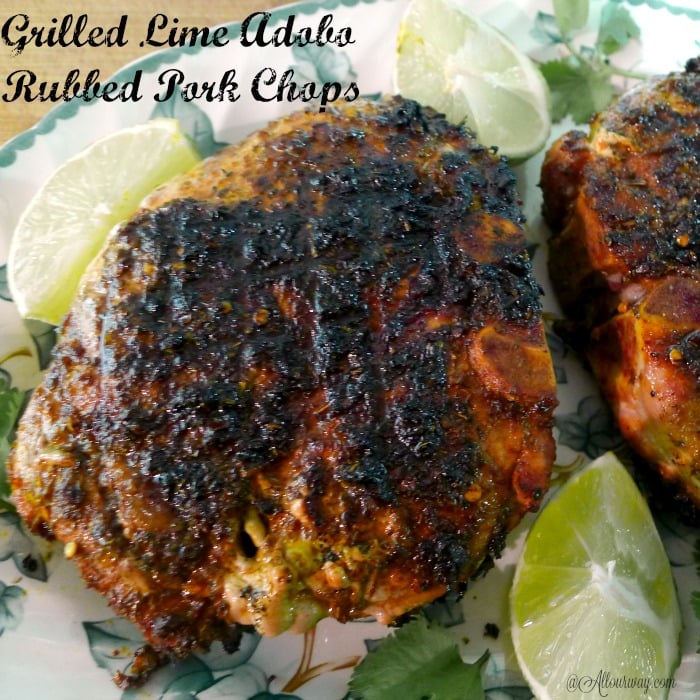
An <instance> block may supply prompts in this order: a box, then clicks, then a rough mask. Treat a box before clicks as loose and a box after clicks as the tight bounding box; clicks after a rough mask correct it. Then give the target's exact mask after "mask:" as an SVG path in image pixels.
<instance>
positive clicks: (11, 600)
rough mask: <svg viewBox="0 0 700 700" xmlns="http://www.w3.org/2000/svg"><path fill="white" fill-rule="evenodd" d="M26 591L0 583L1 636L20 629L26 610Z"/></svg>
mask: <svg viewBox="0 0 700 700" xmlns="http://www.w3.org/2000/svg"><path fill="white" fill-rule="evenodd" d="M23 598H24V589H23V588H20V586H14V585H7V584H5V583H3V582H2V581H0V636H2V635H3V634H4V633H5V632H6V631H7V630H14V629H17V627H19V624H20V622H21V621H22V613H23V608H24V602H23Z"/></svg>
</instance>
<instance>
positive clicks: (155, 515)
mask: <svg viewBox="0 0 700 700" xmlns="http://www.w3.org/2000/svg"><path fill="white" fill-rule="evenodd" d="M521 223H522V215H521V213H520V211H519V208H518V202H517V198H516V196H515V182H514V177H513V175H512V173H511V172H510V170H509V169H508V167H507V166H506V164H505V162H504V161H501V160H499V159H498V158H496V157H495V156H494V154H493V153H491V152H490V151H488V150H486V149H484V148H483V147H481V146H479V145H477V144H476V143H474V141H473V140H472V139H471V137H470V136H469V135H468V134H466V133H465V132H464V131H462V130H460V129H458V128H456V127H453V126H450V125H448V124H447V123H446V122H445V121H443V120H442V119H441V118H439V117H437V116H436V115H435V114H434V113H432V112H429V111H425V112H424V111H422V110H421V109H420V108H419V107H418V106H417V105H416V104H415V103H411V102H406V101H403V100H400V99H396V100H392V101H389V102H386V103H377V104H374V103H364V104H363V105H361V106H358V105H355V104H353V105H352V106H348V107H347V108H346V109H344V110H337V109H332V110H331V109H329V110H328V111H327V112H326V113H324V114H323V115H319V114H308V113H300V114H298V115H291V116H290V117H288V118H285V119H283V120H281V121H280V122H278V123H277V124H273V125H271V126H270V127H269V128H268V129H267V130H265V131H263V132H260V133H258V134H256V135H253V136H252V137H251V138H250V139H248V140H247V141H245V142H244V143H243V144H241V145H239V146H235V147H231V148H230V149H225V150H224V151H222V152H221V153H220V154H218V155H217V156H215V157H214V158H212V159H209V160H208V161H205V162H204V163H203V164H202V166H201V167H200V168H198V169H197V170H196V171H194V172H193V173H191V174H190V176H189V177H188V179H187V180H182V181H179V182H177V183H176V184H175V185H173V186H170V187H167V188H165V189H164V190H162V191H158V192H156V193H155V194H154V195H153V197H152V198H151V200H150V203H149V205H148V209H144V210H142V211H141V212H140V213H139V214H138V215H137V216H135V217H134V218H133V219H132V220H131V221H130V222H128V223H127V224H126V225H124V226H123V227H122V228H121V229H120V230H119V232H118V233H117V234H116V235H115V236H114V237H113V238H112V239H111V240H110V243H109V245H108V246H107V247H106V249H105V251H104V253H103V255H102V258H101V268H99V269H97V270H96V272H97V273H99V274H96V275H95V276H94V278H93V279H91V280H90V285H89V286H87V287H86V288H85V289H84V290H83V292H82V293H81V294H82V296H81V297H80V298H79V300H78V302H77V303H76V306H75V307H74V309H73V311H72V314H71V316H70V317H69V318H68V320H67V322H66V324H65V326H64V329H63V332H62V337H61V341H60V344H59V346H58V348H57V359H56V361H55V362H54V364H53V365H52V367H51V369H50V370H49V372H48V375H47V380H46V384H45V386H44V387H42V388H41V389H40V390H39V391H38V394H37V396H38V397H39V398H37V401H36V402H35V403H34V405H33V408H32V410H30V411H29V417H28V418H27V420H26V423H25V426H24V428H23V431H24V432H23V435H22V437H21V438H20V441H21V442H22V443H23V444H24V446H25V447H26V452H24V453H22V454H28V453H29V452H31V451H34V452H36V453H41V452H42V451H43V450H45V449H46V436H45V433H44V431H45V430H52V431H53V434H52V436H51V437H50V438H49V440H50V441H51V444H52V445H58V446H59V448H60V449H61V450H62V451H63V453H64V455H65V460H66V461H67V462H71V461H72V462H73V467H74V469H73V471H72V472H70V474H68V476H67V478H66V479H64V480H62V481H61V484H62V486H61V489H62V493H63V496H62V497H61V500H60V503H54V502H51V497H50V496H47V495H46V493H49V489H48V488H47V491H46V493H43V494H40V495H39V496H38V497H37V498H35V494H33V493H30V491H31V490H32V489H33V488H34V484H35V483H36V482H37V481H41V479H45V478H47V477H46V476H45V475H46V473H47V472H46V471H44V472H42V477H41V479H39V480H37V479H34V478H30V479H29V480H28V481H27V482H26V484H20V481H21V479H20V478H19V477H17V478H16V484H15V486H16V489H15V491H16V493H17V494H22V493H26V494H28V498H27V499H26V503H25V504H24V505H25V506H26V507H24V506H21V507H24V512H25V515H27V514H28V515H29V516H30V517H34V516H33V514H32V512H31V511H32V509H33V505H30V501H31V503H36V502H37V500H41V499H42V498H43V499H45V501H46V503H47V508H46V509H43V508H42V509H41V510H38V511H37V513H38V514H37V515H36V518H35V520H37V521H38V520H40V519H41V518H44V517H46V519H47V520H49V521H50V523H49V525H50V527H51V528H52V529H53V530H54V532H55V533H56V534H57V536H58V537H60V538H67V539H71V540H76V541H77V543H78V544H77V551H76V554H75V557H74V560H75V561H76V562H77V563H78V565H79V566H81V567H82V569H83V573H84V575H85V576H86V578H88V580H90V581H91V582H92V583H93V585H95V586H96V587H97V588H98V589H100V590H101V591H103V592H105V593H107V594H108V595H109V596H110V600H111V601H112V604H113V605H114V606H115V608H116V609H117V610H118V611H119V612H120V613H122V614H126V615H128V616H129V617H130V618H131V619H134V620H136V621H137V622H138V623H139V624H140V625H141V627H142V629H145V630H146V632H147V637H148V639H149V641H151V642H152V643H153V644H154V645H155V646H156V647H157V648H159V649H161V648H165V649H171V650H175V651H176V652H177V653H181V652H182V651H183V650H186V649H189V648H191V647H192V646H193V645H196V644H197V643H198V642H206V641H208V640H210V639H213V638H216V637H217V636H218V635H220V625H219V620H220V619H221V618H226V616H227V615H228V616H229V618H228V621H229V622H231V621H238V622H241V623H243V624H256V625H258V626H259V629H261V630H262V631H265V632H267V633H272V632H275V633H276V632H278V631H281V630H283V629H285V627H286V626H287V625H290V626H293V627H294V628H295V629H297V630H299V629H303V626H304V625H305V624H308V622H307V621H305V620H304V619H303V618H304V614H303V610H304V609H307V610H308V609H310V608H313V609H317V610H320V611H322V614H332V615H334V616H336V617H338V618H339V619H343V620H345V619H352V618H356V617H361V616H366V615H368V614H375V615H377V616H378V617H379V619H382V620H384V621H387V622H388V621H391V620H392V619H394V618H396V617H397V616H398V615H401V614H403V613H404V612H406V611H407V610H410V609H411V608H413V607H415V606H417V605H420V604H422V603H424V602H426V601H428V600H431V599H433V598H435V597H436V596H438V595H440V594H441V593H442V592H444V591H445V589H446V588H448V587H458V586H459V585H460V583H461V582H463V581H464V580H466V579H467V578H469V577H470V576H472V575H473V574H474V573H475V572H476V570H477V569H478V568H479V567H480V566H481V564H482V562H483V561H484V559H485V558H486V557H487V556H489V555H493V554H496V553H498V551H500V548H501V547H502V545H503V538H504V536H505V532H507V531H508V530H509V529H510V528H511V527H513V526H514V525H515V524H516V523H517V522H518V521H519V519H520V518H521V516H522V514H523V513H524V512H526V511H528V510H532V509H534V508H536V507H537V505H538V504H539V501H540V499H541V497H542V495H543V493H544V491H545V490H546V487H547V484H548V480H549V470H550V467H551V461H552V458H553V449H554V448H553V440H552V435H551V413H552V410H553V407H554V405H555V398H554V378H553V373H552V369H551V363H550V361H549V356H548V353H547V350H546V346H545V343H544V334H543V329H542V325H541V321H540V302H539V292H540V290H539V288H538V287H537V285H536V283H535V282H534V280H533V278H532V272H531V267H530V261H529V259H528V257H527V255H526V253H525V240H524V236H523V231H522V228H521ZM76 386H80V387H81V389H80V391H79V392H78V395H75V396H74V395H73V393H74V390H72V389H71V387H76ZM32 411H33V413H32ZM60 413H63V414H64V417H65V420H64V421H63V425H64V427H65V426H68V424H71V425H72V426H74V429H73V431H72V432H71V431H70V430H68V428H67V427H66V429H65V430H64V429H63V428H60V429H59V428H55V427H48V426H52V421H53V420H55V419H56V416H57V415H58V414H60ZM47 416H48V420H44V418H45V417H47ZM58 422H59V423H60V421H58ZM20 452H21V451H20ZM19 454H20V453H18V455H19ZM16 460H17V462H18V463H22V464H23V465H24V463H25V462H26V463H27V464H31V460H30V459H25V457H23V456H17V457H16ZM78 463H79V468H76V467H77V465H78ZM24 468H25V467H24V466H22V468H18V469H17V470H16V473H17V474H19V472H20V471H21V469H24ZM32 468H33V467H32V466H26V470H27V472H31V470H32ZM29 482H31V484H30V483H29ZM18 500H20V501H21V500H23V499H22V498H21V496H20V497H19V498H18ZM57 506H60V507H57ZM51 508H54V511H53V513H54V514H55V515H56V518H52V516H51V510H50V509H51ZM47 513H48V515H46V514H47ZM81 516H82V517H81ZM105 560H109V561H112V562H115V561H118V562H120V564H119V567H117V566H114V565H110V566H107V565H106V564H105ZM290 562H292V563H290ZM280 571H282V573H279V572H280ZM134 582H136V583H134ZM341 584H342V585H341ZM339 586H340V587H339ZM184 590H186V592H187V595H185V596H183V595H182V591H184ZM290 601H291V602H290ZM305 606H307V607H306V608H305ZM299 611H302V612H299ZM295 615H296V616H297V617H298V619H297V617H295ZM163 620H165V621H167V620H170V621H171V622H172V624H173V625H174V626H175V627H174V628H173V629H175V630H176V631H175V632H173V633H172V634H171V633H170V632H168V635H167V638H166V636H159V635H160V633H159V632H158V629H161V627H162V625H161V623H160V622H158V621H163ZM214 621H215V622H214ZM163 629H165V628H163Z"/></svg>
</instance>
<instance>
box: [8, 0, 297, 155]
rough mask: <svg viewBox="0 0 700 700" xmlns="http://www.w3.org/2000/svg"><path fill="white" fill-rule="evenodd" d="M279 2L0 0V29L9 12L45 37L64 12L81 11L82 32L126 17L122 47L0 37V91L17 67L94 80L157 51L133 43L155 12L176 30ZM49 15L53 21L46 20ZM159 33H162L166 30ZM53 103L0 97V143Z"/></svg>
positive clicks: (46, 75)
mask: <svg viewBox="0 0 700 700" xmlns="http://www.w3.org/2000/svg"><path fill="white" fill-rule="evenodd" d="M283 4H286V2H284V1H283V0H167V1H166V0H160V1H156V2H154V1H153V0H120V2H99V3H98V2H95V1H94V0H93V1H88V0H60V1H57V0H21V2H18V1H17V0H9V1H8V0H3V1H2V2H0V28H1V27H2V26H3V25H4V24H5V23H6V22H8V21H9V20H10V19H11V18H12V17H13V16H14V15H15V14H25V15H27V16H28V17H29V23H30V24H29V27H37V28H39V27H44V28H45V30H44V34H45V35H46V32H48V30H50V29H52V28H56V27H57V26H59V25H60V23H61V21H62V20H63V18H64V17H65V16H66V15H73V22H74V23H75V22H76V21H77V19H78V17H79V16H80V15H82V14H85V15H87V24H86V31H87V29H88V28H92V27H97V26H100V27H103V28H104V29H109V28H110V27H114V26H116V25H118V24H119V21H120V18H121V16H122V15H127V16H128V19H127V23H126V31H125V32H124V37H125V39H126V40H127V42H126V45H125V46H110V47H106V46H89V45H87V46H82V47H76V46H67V47H62V46H36V45H34V44H31V45H28V46H26V47H25V48H24V50H23V51H22V52H21V53H20V54H16V53H15V52H14V48H13V47H12V46H8V45H7V44H6V43H5V42H4V41H2V40H0V82H1V86H0V94H6V93H8V92H9V93H10V94H11V93H12V92H13V88H10V87H8V85H7V82H6V81H7V76H8V75H9V74H10V73H12V72H13V71H18V70H30V71H33V72H34V73H35V74H36V75H37V80H38V82H41V81H45V80H46V81H49V82H53V81H55V80H59V81H61V84H62V83H63V82H64V81H65V78H66V75H67V73H68V72H69V71H70V70H71V69H72V68H79V69H81V77H84V75H85V74H86V73H87V72H88V71H89V70H92V69H94V68H97V69H99V70H100V78H101V79H107V78H108V77H109V76H111V75H112V74H113V73H115V72H116V71H117V70H118V69H119V68H121V67H122V66H123V65H125V64H126V63H129V62H130V61H132V60H134V59H135V58H138V57H139V56H143V55H145V54H148V53H151V52H152V51H155V50H157V48H155V47H153V46H148V45H146V46H140V45H139V44H140V43H141V41H142V39H143V38H144V37H146V35H147V28H148V23H149V21H150V20H151V18H152V17H153V16H154V15H155V14H157V13H159V12H162V13H163V14H165V15H167V17H168V18H169V19H170V21H171V26H172V27H174V28H177V29H181V28H183V27H195V26H196V27H207V26H211V25H215V24H221V23H222V22H230V21H236V20H241V19H244V18H245V17H247V16H248V15H249V14H250V13H251V12H256V11H260V10H265V9H269V8H271V7H276V6H279V5H283ZM174 18H178V20H179V22H178V23H173V22H172V20H173V19H174ZM53 19H56V21H55V22H52V20H53ZM13 24H16V23H13ZM29 31H30V29H27V30H24V31H23V32H21V33H22V34H28V33H29ZM165 32H166V34H167V28H166V30H165ZM69 34H71V33H70V32H69ZM12 35H13V36H15V37H16V36H18V35H19V32H17V30H14V31H13V32H12ZM84 35H86V32H84ZM71 36H72V34H71ZM161 36H162V34H161ZM56 104H59V103H54V102H41V101H39V100H36V101H32V102H28V101H26V100H16V101H14V102H5V101H0V145H1V144H3V143H5V142H6V141H8V140H9V139H10V138H12V137H13V136H16V135H17V134H19V133H21V132H22V131H24V130H26V129H28V128H30V127H32V126H34V124H36V122H38V121H39V120H40V119H41V118H42V117H43V116H44V115H45V114H46V113H47V112H48V111H49V110H50V109H51V108H52V107H54V106H55V105H56Z"/></svg>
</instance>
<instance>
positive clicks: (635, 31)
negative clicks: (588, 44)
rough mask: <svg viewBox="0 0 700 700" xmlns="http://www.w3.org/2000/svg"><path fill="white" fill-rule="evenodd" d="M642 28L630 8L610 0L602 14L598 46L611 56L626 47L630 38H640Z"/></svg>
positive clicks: (597, 40)
mask: <svg viewBox="0 0 700 700" xmlns="http://www.w3.org/2000/svg"><path fill="white" fill-rule="evenodd" d="M639 36H640V30H639V27H638V26H637V23H636V22H635V21H634V20H633V19H632V15H630V13H629V10H628V9H627V8H626V7H623V6H622V5H620V4H619V3H617V2H614V1H613V0H610V1H609V2H608V3H607V4H606V5H605V7H603V11H602V13H601V16H600V28H599V29H598V38H597V39H596V48H597V49H599V50H600V51H602V52H603V53H604V54H605V55H606V56H609V55H610V54H612V53H615V52H616V51H619V50H620V49H622V48H624V47H625V46H626V45H627V44H628V42H629V40H630V39H639Z"/></svg>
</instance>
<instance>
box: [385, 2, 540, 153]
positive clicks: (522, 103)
mask: <svg viewBox="0 0 700 700" xmlns="http://www.w3.org/2000/svg"><path fill="white" fill-rule="evenodd" d="M466 6H467V2H465V1H464V0H462V2H460V1H459V0H411V2H410V4H409V5H408V7H407V9H406V12H405V14H404V16H403V19H402V21H401V25H400V28H399V35H398V41H397V49H396V65H395V75H394V87H395V90H396V92H398V93H399V94H401V95H402V96H403V97H408V98H411V99H414V100H416V101H417V102H420V103H421V104H424V105H428V106H430V107H433V108H434V109H436V110H438V111H439V112H442V113H444V114H445V116H446V117H447V119H449V120H450V121H452V122H454V123H463V122H464V123H465V124H466V126H468V127H469V128H471V129H472V130H473V131H474V132H475V133H476V135H477V137H478V139H479V141H481V143H483V144H484V145H485V146H489V147H491V146H497V147H498V149H499V152H500V153H501V154H503V155H506V156H508V157H509V158H511V159H518V160H523V159H525V158H527V157H529V156H531V155H533V154H534V153H536V152H537V151H539V150H541V149H542V148H543V147H544V145H545V143H546V141H547V138H548V136H549V132H550V128H551V120H550V114H549V91H548V88H547V84H546V81H545V80H544V78H543V76H542V74H541V72H540V71H539V69H538V68H537V66H536V65H535V64H534V63H533V62H532V61H531V60H530V59H529V58H528V57H527V56H526V55H525V54H523V53H522V52H521V51H519V50H518V49H517V48H516V47H515V46H514V45H513V43H512V42H511V41H510V40H509V39H508V38H507V37H505V36H504V35H503V34H501V33H500V32H499V31H497V30H496V29H495V28H493V27H492V26H490V25H488V24H486V23H485V22H484V21H483V20H481V19H480V18H479V17H477V16H476V15H474V14H473V13H472V12H470V11H469V10H468V9H467V7H466Z"/></svg>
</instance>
